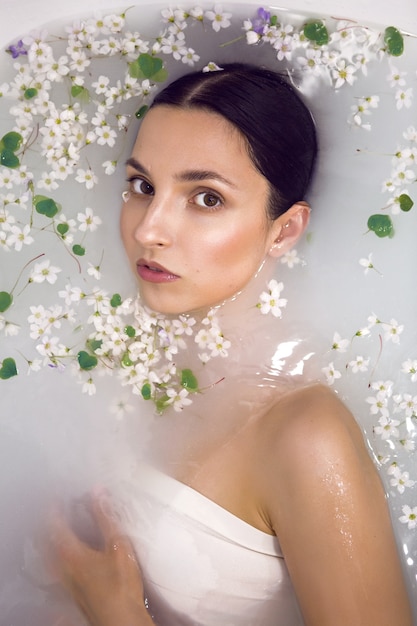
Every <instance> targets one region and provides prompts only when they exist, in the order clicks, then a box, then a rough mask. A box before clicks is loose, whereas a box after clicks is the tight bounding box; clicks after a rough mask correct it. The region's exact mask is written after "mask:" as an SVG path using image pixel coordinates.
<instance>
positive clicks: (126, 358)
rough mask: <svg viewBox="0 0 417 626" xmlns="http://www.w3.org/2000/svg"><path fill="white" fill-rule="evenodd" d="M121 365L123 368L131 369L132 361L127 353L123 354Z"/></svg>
mask: <svg viewBox="0 0 417 626" xmlns="http://www.w3.org/2000/svg"><path fill="white" fill-rule="evenodd" d="M122 365H123V366H124V367H132V365H133V361H132V359H131V358H130V355H129V352H125V353H124V355H123V357H122Z"/></svg>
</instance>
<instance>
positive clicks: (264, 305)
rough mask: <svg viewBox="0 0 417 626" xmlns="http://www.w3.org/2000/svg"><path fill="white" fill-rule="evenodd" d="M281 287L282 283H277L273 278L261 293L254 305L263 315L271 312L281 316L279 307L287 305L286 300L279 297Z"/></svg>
mask: <svg viewBox="0 0 417 626" xmlns="http://www.w3.org/2000/svg"><path fill="white" fill-rule="evenodd" d="M283 288H284V285H283V283H278V281H276V280H275V279H272V280H270V281H269V283H268V291H263V292H262V293H261V295H260V296H259V302H258V304H257V305H256V306H257V307H258V309H260V311H261V313H262V314H263V315H267V314H268V313H272V315H273V316H274V317H281V314H282V313H281V307H285V306H286V305H287V300H286V299H285V298H280V295H281V291H282V290H283Z"/></svg>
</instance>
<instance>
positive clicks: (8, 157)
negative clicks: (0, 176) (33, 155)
mask: <svg viewBox="0 0 417 626" xmlns="http://www.w3.org/2000/svg"><path fill="white" fill-rule="evenodd" d="M0 163H1V165H4V166H5V167H10V168H11V169H15V168H16V167H18V166H19V165H20V161H19V159H18V158H17V156H16V155H15V153H14V152H13V150H9V149H8V148H4V149H3V150H2V151H1V153H0Z"/></svg>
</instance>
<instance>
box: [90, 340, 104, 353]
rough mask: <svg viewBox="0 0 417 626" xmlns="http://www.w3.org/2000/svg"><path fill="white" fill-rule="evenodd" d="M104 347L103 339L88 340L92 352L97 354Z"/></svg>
mask: <svg viewBox="0 0 417 626" xmlns="http://www.w3.org/2000/svg"><path fill="white" fill-rule="evenodd" d="M102 345H103V342H102V340H101V339H88V341H87V346H88V347H89V348H90V350H91V351H92V352H95V351H96V350H98V349H99V348H101V346H102Z"/></svg>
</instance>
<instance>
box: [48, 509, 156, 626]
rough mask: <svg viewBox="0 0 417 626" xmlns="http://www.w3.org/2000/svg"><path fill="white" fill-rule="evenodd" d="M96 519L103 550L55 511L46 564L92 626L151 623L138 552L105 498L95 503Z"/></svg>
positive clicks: (131, 625) (93, 516) (50, 520)
mask: <svg viewBox="0 0 417 626" xmlns="http://www.w3.org/2000/svg"><path fill="white" fill-rule="evenodd" d="M91 514H92V518H93V522H95V523H96V525H97V529H98V530H99V531H100V534H101V538H102V542H101V546H100V548H97V549H96V548H93V547H92V546H91V545H90V543H87V542H85V541H83V540H82V539H80V537H79V536H78V535H77V534H76V533H75V532H74V530H73V528H72V527H71V525H70V524H69V523H68V521H67V519H66V517H65V515H64V514H63V513H62V511H60V510H59V509H58V508H55V509H54V510H53V511H52V512H51V514H50V516H49V521H48V525H47V532H48V537H47V539H46V540H45V541H44V553H45V559H46V564H47V566H48V568H49V569H50V570H51V571H52V573H53V574H54V576H55V577H56V578H58V580H59V581H60V582H61V583H62V585H63V586H64V587H65V588H66V589H67V590H68V591H69V592H70V593H71V594H72V597H73V599H74V600H75V602H76V603H77V605H78V606H79V607H80V609H81V610H82V611H83V612H84V614H85V615H86V617H87V618H88V620H89V622H90V624H92V625H93V626H115V624H117V625H118V626H142V625H143V626H145V625H146V624H152V623H153V622H152V619H151V618H150V616H149V614H148V612H147V610H146V608H145V604H144V600H143V584H142V577H141V574H140V569H139V565H138V562H137V560H136V557H135V553H134V550H133V547H132V545H131V543H130V541H129V540H128V538H127V537H126V536H124V535H123V534H122V533H121V530H120V527H119V524H118V523H117V520H116V519H115V516H114V513H112V512H111V510H110V508H109V506H108V503H107V502H106V501H105V500H103V498H99V497H94V498H92V504H91Z"/></svg>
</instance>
